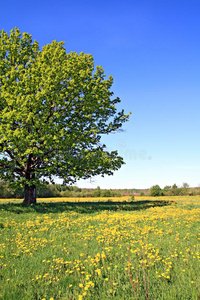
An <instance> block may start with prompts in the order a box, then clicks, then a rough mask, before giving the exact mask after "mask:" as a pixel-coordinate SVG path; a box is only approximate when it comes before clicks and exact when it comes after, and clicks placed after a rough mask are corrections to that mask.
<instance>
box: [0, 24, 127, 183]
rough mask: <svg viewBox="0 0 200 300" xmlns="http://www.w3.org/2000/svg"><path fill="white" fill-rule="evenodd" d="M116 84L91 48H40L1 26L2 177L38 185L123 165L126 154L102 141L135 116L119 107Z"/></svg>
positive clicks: (27, 36)
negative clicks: (97, 62) (86, 51)
mask: <svg viewBox="0 0 200 300" xmlns="http://www.w3.org/2000/svg"><path fill="white" fill-rule="evenodd" d="M112 83H113V78H112V76H109V78H108V79H105V74H104V71H103V69H102V67H101V66H97V67H96V69H95V68H94V60H93V57H92V55H91V54H84V53H80V54H77V53H76V52H71V53H66V50H65V48H64V42H57V41H53V42H52V43H51V44H47V45H46V46H44V47H43V48H42V50H40V49H39V45H38V42H36V41H34V42H33V41H32V36H31V35H30V34H28V33H23V35H22V34H21V33H20V31H19V29H17V28H15V29H14V30H11V33H10V36H8V34H7V33H6V32H5V31H4V30H2V31H0V178H2V179H3V180H9V181H10V182H12V183H13V184H14V185H16V184H17V185H20V186H24V185H28V186H33V185H36V184H38V183H39V182H40V179H41V178H48V179H50V180H51V181H53V178H54V175H56V176H58V177H59V178H62V179H63V182H64V183H73V182H75V181H76V180H77V179H80V178H83V179H86V178H90V177H92V176H94V175H102V176H103V175H104V174H107V175H112V174H113V171H115V170H118V169H119V168H120V167H121V165H122V164H123V163H124V162H123V159H122V157H120V156H118V153H117V151H111V152H108V151H106V146H105V145H102V144H100V139H101V136H102V135H103V134H109V133H111V132H115V131H117V130H118V129H119V128H120V127H121V126H122V124H123V123H124V122H126V121H128V118H129V114H128V115H125V114H124V110H122V111H120V112H117V109H116V105H117V104H118V103H120V99H119V98H118V97H117V98H114V99H113V98H112V96H113V92H112V91H111V86H112ZM111 98H112V99H111Z"/></svg>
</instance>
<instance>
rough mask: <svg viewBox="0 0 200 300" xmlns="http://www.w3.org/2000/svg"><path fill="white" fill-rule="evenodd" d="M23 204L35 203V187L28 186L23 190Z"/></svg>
mask: <svg viewBox="0 0 200 300" xmlns="http://www.w3.org/2000/svg"><path fill="white" fill-rule="evenodd" d="M23 203H24V204H32V203H36V186H35V185H31V186H29V185H28V184H26V185H25V188H24V202H23Z"/></svg>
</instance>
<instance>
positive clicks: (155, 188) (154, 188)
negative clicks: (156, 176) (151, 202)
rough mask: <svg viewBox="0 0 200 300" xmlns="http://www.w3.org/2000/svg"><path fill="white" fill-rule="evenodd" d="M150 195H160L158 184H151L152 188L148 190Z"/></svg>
mask: <svg viewBox="0 0 200 300" xmlns="http://www.w3.org/2000/svg"><path fill="white" fill-rule="evenodd" d="M150 195H151V196H153V197H157V196H161V195H162V190H161V188H160V187H159V185H154V186H152V188H151V190H150Z"/></svg>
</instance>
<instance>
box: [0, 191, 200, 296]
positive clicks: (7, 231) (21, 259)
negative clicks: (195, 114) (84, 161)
mask: <svg viewBox="0 0 200 300" xmlns="http://www.w3.org/2000/svg"><path fill="white" fill-rule="evenodd" d="M69 200H71V201H69ZM127 200H128V198H122V199H121V198H119V199H116V198H113V199H111V198H110V200H108V201H105V200H104V201H103V200H102V199H95V200H94V199H93V202H91V200H90V199H87V201H86V199H85V198H84V199H69V198H66V199H63V198H60V199H40V200H39V201H38V204H37V205H31V206H27V207H26V206H23V205H22V204H21V203H20V202H21V200H0V299H3V300H7V299H8V300H12V299H13V300H17V299H20V300H22V299H27V300H30V299H38V300H39V299H40V300H41V299H42V300H44V299H46V300H50V299H51V300H53V299H54V300H55V299H66V300H67V299H79V300H81V299H92V300H93V299H94V300H95V299H120V300H122V299H138V300H142V299H145V300H146V299H152V300H154V299H156V300H159V299H163V300H175V299H180V300H184V299H185V300H186V299H187V300H189V299H192V300H193V299H195V300H197V299H200V231H199V228H200V218H199V216H200V196H196V197H193V196H190V197H189V196H188V197H160V198H150V197H148V198H147V197H136V200H135V201H134V202H128V201H127Z"/></svg>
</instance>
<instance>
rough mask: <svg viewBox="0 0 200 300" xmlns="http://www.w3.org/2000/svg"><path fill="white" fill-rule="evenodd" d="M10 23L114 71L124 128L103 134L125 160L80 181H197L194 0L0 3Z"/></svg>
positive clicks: (198, 5)
mask: <svg viewBox="0 0 200 300" xmlns="http://www.w3.org/2000/svg"><path fill="white" fill-rule="evenodd" d="M15 26H16V27H18V28H19V29H20V31H21V32H29V33H30V34H32V36H33V39H36V40H37V41H38V42H39V44H40V47H42V46H43V45H45V44H47V43H50V42H51V41H52V40H57V41H65V47H66V51H67V52H70V51H76V52H78V53H79V52H82V51H83V52H85V53H91V54H92V55H93V57H94V60H95V64H96V65H101V66H102V67H103V69H104V71H105V74H106V75H110V74H111V75H112V76H113V77H114V84H113V92H114V95H115V96H119V97H120V99H121V103H120V105H119V110H120V109H121V108H124V109H125V112H127V113H128V112H129V111H131V112H132V115H131V117H130V121H129V122H128V123H127V124H125V125H124V127H123V128H124V130H125V131H124V132H122V133H116V134H111V135H109V136H106V137H104V138H103V140H102V142H105V143H106V145H107V147H108V149H109V150H118V151H119V154H120V155H121V156H123V157H124V160H125V162H126V165H123V166H122V168H121V169H120V170H118V171H116V172H115V173H114V175H113V176H105V177H104V178H101V177H95V178H94V179H93V180H92V181H91V182H90V180H88V181H83V180H81V181H80V182H78V184H77V185H78V186H80V187H91V188H95V187H96V186H98V185H99V186H100V187H101V188H149V187H151V186H153V185H155V184H159V185H160V186H161V187H164V186H165V185H173V184H174V183H176V184H177V185H178V186H181V185H182V184H183V182H187V183H188V184H189V185H190V186H199V185H200V133H199V132H200V131H199V129H200V38H199V37H200V1H198V0H151V1H150V0H149V1H147V0H146V1H145V0H136V1H134V0H130V1H126V0H124V1H118V0H115V1H114V0H111V1H109V0H107V1H105V0H102V1H94V0H87V1H86V0H85V1H84V0H77V1H76V0H74V1H68V0H57V1H51V0H48V1H47V0H43V1H42V0H40V1H38V0H35V1H34V2H30V1H22V0H18V1H12V0H10V1H4V2H3V3H1V18H0V29H4V30H5V31H7V32H9V31H10V30H11V29H12V28H14V27H15Z"/></svg>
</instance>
